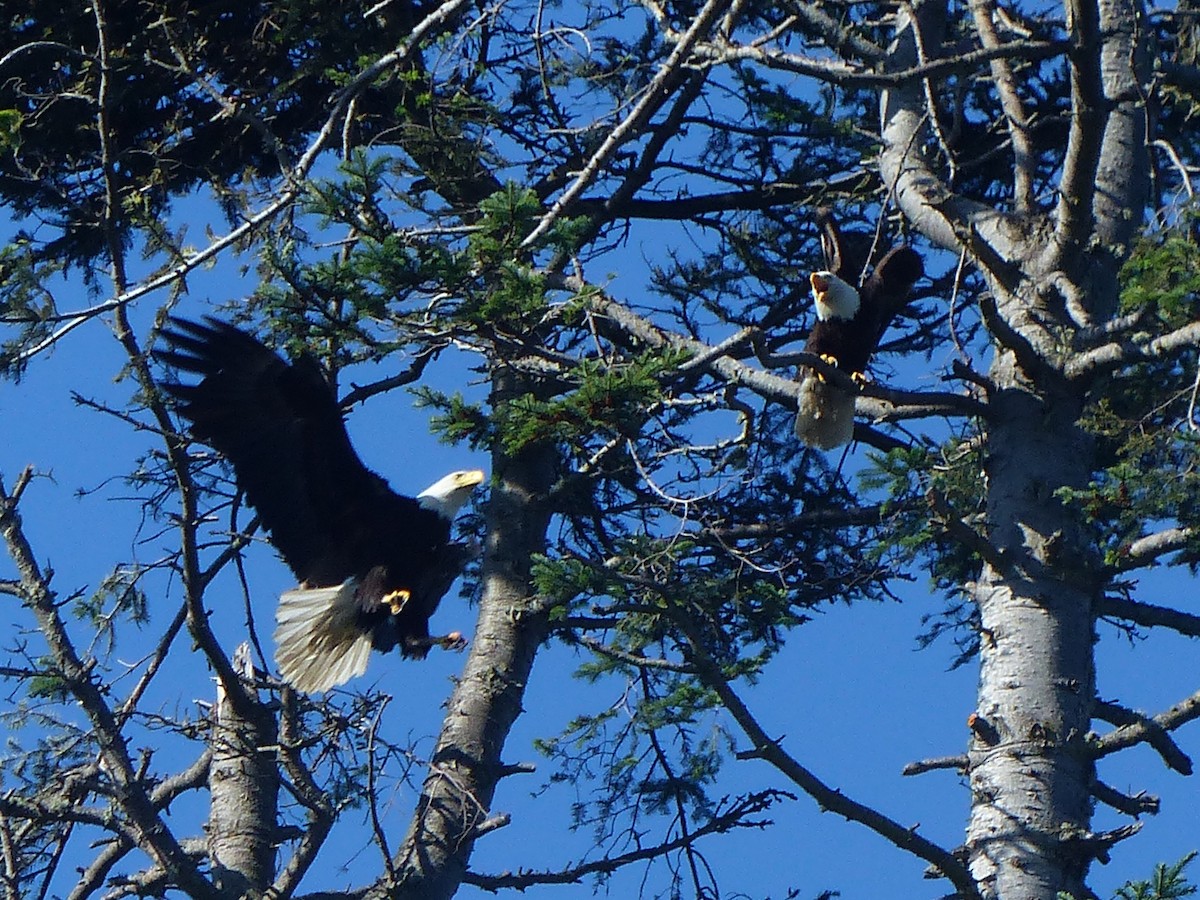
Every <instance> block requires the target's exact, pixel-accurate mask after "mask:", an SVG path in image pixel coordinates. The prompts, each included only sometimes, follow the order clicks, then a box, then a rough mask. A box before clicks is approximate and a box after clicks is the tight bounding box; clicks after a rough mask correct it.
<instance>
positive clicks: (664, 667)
mask: <svg viewBox="0 0 1200 900" xmlns="http://www.w3.org/2000/svg"><path fill="white" fill-rule="evenodd" d="M571 639H572V640H574V641H577V642H578V643H580V644H583V646H585V647H587V648H588V649H589V650H591V651H592V652H593V653H598V654H600V655H601V656H606V657H608V658H609V659H611V660H614V661H615V662H619V663H624V664H625V665H628V666H635V667H636V668H637V669H638V670H640V671H644V670H646V669H658V670H661V671H666V672H679V673H681V674H684V675H694V674H695V672H696V669H695V667H693V666H689V665H685V664H684V663H676V662H671V661H670V660H669V659H661V658H654V657H649V656H642V655H640V654H638V653H629V652H627V651H625V650H621V649H619V648H617V647H610V646H609V645H607V644H605V643H604V642H603V641H598V640H596V639H595V638H591V637H587V636H586V635H576V636H574V637H573V638H571Z"/></svg>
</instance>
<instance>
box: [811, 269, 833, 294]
mask: <svg viewBox="0 0 1200 900" xmlns="http://www.w3.org/2000/svg"><path fill="white" fill-rule="evenodd" d="M808 283H809V284H811V285H812V289H813V291H814V292H815V293H818V294H824V293H825V292H826V291H828V290H829V285H830V284H831V283H832V282H831V281H830V279H829V275H828V273H826V272H813V273H812V274H811V275H809V276H808Z"/></svg>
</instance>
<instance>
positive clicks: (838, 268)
mask: <svg viewBox="0 0 1200 900" xmlns="http://www.w3.org/2000/svg"><path fill="white" fill-rule="evenodd" d="M819 224H820V226H821V228H822V246H823V247H824V249H825V259H826V264H827V266H828V268H827V269H825V270H822V271H819V272H814V273H813V274H812V275H811V276H810V278H809V281H810V284H811V287H812V297H813V304H814V306H815V308H816V311H817V321H816V322H815V323H814V325H813V327H812V330H811V331H810V332H809V336H808V340H807V342H806V343H805V345H804V349H805V351H807V352H809V353H813V354H816V355H818V356H820V357H822V358H823V359H825V360H826V361H827V362H829V363H831V364H834V365H836V366H837V367H838V368H839V369H841V370H842V371H843V372H845V373H846V374H848V375H850V376H852V377H854V378H856V379H859V380H862V379H864V378H865V374H866V371H867V368H868V366H869V365H870V361H871V357H872V356H873V355H874V353H875V350H876V348H877V347H878V346H879V342H880V340H882V338H883V335H884V332H886V331H887V329H888V326H889V325H890V324H891V322H892V320H893V319H894V318H895V317H896V315H898V314H899V313H900V311H901V310H902V309H903V308H904V306H905V304H906V302H907V300H908V295H909V292H910V291H911V290H912V286H913V285H914V284H915V283H916V282H917V280H918V279H919V278H920V277H921V275H922V274H923V273H924V267H923V265H922V262H921V257H920V256H919V255H917V253H916V252H915V251H914V250H912V249H911V248H909V247H906V246H899V247H895V248H893V249H892V250H891V251H890V252H889V253H887V254H886V255H885V256H884V257H883V258H882V259H881V260H880V261H879V264H878V265H877V266H875V268H874V270H869V266H868V261H869V259H870V252H871V244H872V243H873V242H872V241H870V240H869V239H867V236H866V235H857V234H854V235H843V234H842V233H841V231H840V230H839V229H838V227H837V224H836V222H834V220H833V218H832V216H830V215H829V214H828V213H827V212H824V211H823V212H822V213H821V215H820V217H819ZM854 401H855V393H853V392H851V391H848V390H846V389H844V388H842V387H838V386H836V385H833V384H831V383H829V382H828V381H826V380H825V379H824V378H823V377H822V376H821V374H820V373H819V372H817V371H815V370H813V369H809V368H804V369H803V370H801V373H800V392H799V400H798V411H797V415H796V436H797V437H798V438H799V439H800V440H801V442H802V443H804V444H805V445H807V446H809V447H816V448H818V449H821V450H832V449H834V448H836V447H841V446H843V445H844V444H848V443H850V441H851V439H852V438H853V437H854Z"/></svg>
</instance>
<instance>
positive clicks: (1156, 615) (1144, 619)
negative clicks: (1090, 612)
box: [1097, 595, 1200, 637]
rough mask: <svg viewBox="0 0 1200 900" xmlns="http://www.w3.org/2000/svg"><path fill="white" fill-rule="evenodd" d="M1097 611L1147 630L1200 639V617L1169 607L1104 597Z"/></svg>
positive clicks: (1123, 598) (1121, 598) (1122, 598)
mask: <svg viewBox="0 0 1200 900" xmlns="http://www.w3.org/2000/svg"><path fill="white" fill-rule="evenodd" d="M1097 611H1098V612H1099V613H1100V615H1102V616H1111V617H1112V618H1114V619H1123V620H1125V621H1128V622H1133V623H1135V624H1137V625H1144V626H1145V627H1147V628H1158V627H1162V628H1170V629H1171V630H1172V631H1176V632H1178V633H1179V634H1184V635H1187V636H1188V637H1200V616H1198V615H1195V614H1194V613H1187V612H1183V611H1182V610H1178V609H1171V608H1170V607H1169V606H1156V605H1155V604H1153V603H1143V602H1141V601H1139V600H1129V599H1127V598H1125V597H1111V596H1107V595H1106V596H1104V597H1103V598H1101V600H1100V604H1099V609H1098V610H1097Z"/></svg>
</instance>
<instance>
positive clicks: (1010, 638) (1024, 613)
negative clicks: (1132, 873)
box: [967, 354, 1099, 900]
mask: <svg viewBox="0 0 1200 900" xmlns="http://www.w3.org/2000/svg"><path fill="white" fill-rule="evenodd" d="M1012 369H1013V366H1012V358H1011V356H1010V355H1008V354H1001V356H1000V361H999V363H998V364H997V365H996V366H994V367H993V373H992V374H993V377H994V378H996V380H997V381H998V382H1000V383H1001V384H1004V383H1006V382H1007V383H1008V384H1009V386H1008V387H1005V388H1004V389H1003V390H1002V391H1001V392H1000V393H998V394H997V395H996V396H995V397H994V398H993V401H992V407H991V411H992V413H993V416H994V418H992V421H991V428H990V429H989V432H988V447H989V453H988V460H987V463H986V476H987V484H988V499H987V513H988V522H989V523H990V533H989V535H988V537H989V541H990V544H991V546H992V549H993V553H994V555H993V556H992V557H991V559H989V561H988V563H987V564H986V565H985V566H984V568H983V572H982V575H981V577H980V578H979V581H978V582H977V583H976V584H974V585H973V586H972V587H971V589H972V593H973V594H974V598H975V602H976V604H977V605H978V609H979V616H980V626H981V641H980V679H979V697H978V706H977V707H976V717H975V718H974V719H973V732H974V738H973V741H972V746H971V753H970V782H971V792H972V797H973V798H974V802H973V804H972V809H971V819H970V824H969V827H968V831H967V847H968V850H969V853H970V858H969V865H970V869H971V873H972V876H973V877H974V879H975V881H976V883H977V884H978V885H979V888H980V891H981V893H982V894H983V896H985V897H1002V898H1004V900H1022V898H1027V900H1045V898H1048V897H1054V896H1055V893H1056V892H1057V891H1067V892H1069V893H1071V894H1073V895H1075V896H1084V893H1083V878H1084V875H1085V874H1086V871H1087V865H1088V859H1087V858H1086V856H1085V855H1084V854H1083V852H1082V847H1081V845H1079V844H1074V845H1073V844H1072V838H1078V837H1081V836H1083V835H1084V834H1086V833H1087V831H1088V824H1089V821H1090V818H1091V801H1090V791H1091V783H1092V779H1093V775H1094V772H1093V764H1092V760H1091V757H1090V755H1089V752H1088V747H1087V744H1086V740H1085V735H1086V734H1087V732H1088V727H1089V723H1090V716H1091V702H1092V697H1093V692H1094V683H1095V676H1094V667H1093V657H1092V647H1093V643H1094V634H1093V624H1094V621H1095V610H1096V602H1097V597H1098V590H1099V583H1098V580H1097V579H1096V578H1095V577H1094V576H1095V573H1096V570H1097V566H1096V559H1095V551H1094V549H1093V548H1092V547H1091V546H1090V544H1089V540H1088V535H1087V534H1086V533H1085V531H1084V529H1082V528H1081V527H1080V525H1079V524H1078V523H1077V522H1076V521H1075V517H1074V516H1072V514H1071V512H1070V511H1069V510H1067V509H1066V508H1065V507H1064V506H1063V504H1062V503H1061V502H1059V500H1058V499H1056V497H1055V491H1056V490H1057V489H1058V488H1060V487H1063V486H1073V487H1081V486H1083V485H1085V484H1086V482H1087V478H1088V475H1089V473H1090V460H1091V459H1092V449H1091V442H1090V440H1089V439H1088V437H1087V436H1086V435H1085V434H1083V433H1082V432H1081V431H1080V429H1079V428H1078V426H1077V425H1076V424H1075V423H1076V420H1077V418H1078V415H1079V404H1078V402H1077V401H1075V400H1074V399H1073V398H1071V397H1069V396H1066V397H1044V398H1039V397H1038V396H1037V395H1035V394H1034V393H1033V392H1032V391H1030V390H1028V389H1026V388H1023V387H1021V386H1020V385H1018V384H1014V383H1013V382H1014V381H1015V379H1014V378H1013V371H1012ZM1073 847H1074V850H1073V849H1072V848H1073Z"/></svg>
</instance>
